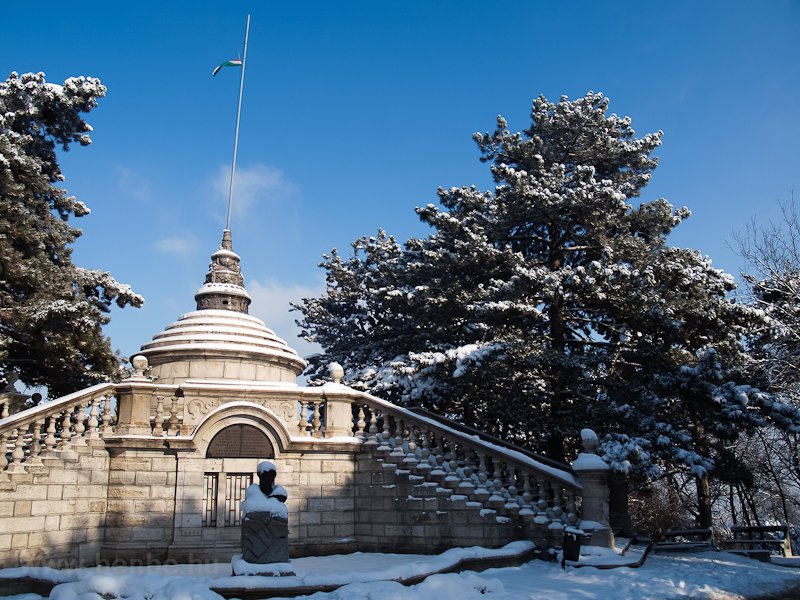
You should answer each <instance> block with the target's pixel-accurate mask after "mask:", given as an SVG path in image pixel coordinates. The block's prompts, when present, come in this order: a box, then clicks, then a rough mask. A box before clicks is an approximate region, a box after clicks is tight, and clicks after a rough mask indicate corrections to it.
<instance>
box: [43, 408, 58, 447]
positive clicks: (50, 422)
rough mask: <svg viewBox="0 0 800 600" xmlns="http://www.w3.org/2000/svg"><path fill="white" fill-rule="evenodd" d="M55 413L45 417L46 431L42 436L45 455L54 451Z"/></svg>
mask: <svg viewBox="0 0 800 600" xmlns="http://www.w3.org/2000/svg"><path fill="white" fill-rule="evenodd" d="M57 419H58V417H57V416H56V415H50V416H49V417H47V431H46V434H47V435H45V436H44V454H45V456H52V455H54V454H55V451H56V441H57V440H56V420H57Z"/></svg>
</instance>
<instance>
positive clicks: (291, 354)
mask: <svg viewBox="0 0 800 600" xmlns="http://www.w3.org/2000/svg"><path fill="white" fill-rule="evenodd" d="M139 354H143V355H144V356H145V357H147V360H148V362H149V363H150V364H154V363H157V362H161V361H160V360H159V357H160V355H163V354H169V355H170V356H172V357H177V356H178V355H180V356H181V357H187V356H192V355H205V356H216V357H219V358H232V357H243V356H247V357H248V358H251V359H253V358H260V359H261V360H263V361H265V362H273V361H274V362H278V363H280V364H282V365H284V366H287V367H290V368H292V367H294V368H292V370H294V371H296V373H297V374H298V375H299V374H300V373H302V371H303V369H305V367H306V361H304V360H303V359H302V358H300V355H298V354H297V352H296V351H295V350H294V349H292V348H291V347H289V345H288V344H287V343H286V342H285V341H284V340H283V339H281V338H279V337H278V336H277V335H275V332H274V331H272V330H271V329H269V328H268V327H267V326H266V325H265V324H264V321H262V320H261V319H258V318H256V317H253V316H251V315H246V314H243V313H240V312H237V311H232V310H214V309H205V310H196V311H193V312H190V313H186V314H184V315H182V316H181V317H180V318H179V319H178V320H177V321H175V322H174V323H171V324H170V325H168V326H167V327H166V329H164V331H162V332H161V333H157V334H156V335H154V336H153V340H152V341H151V342H148V343H146V344H144V345H143V346H142V350H141V352H139Z"/></svg>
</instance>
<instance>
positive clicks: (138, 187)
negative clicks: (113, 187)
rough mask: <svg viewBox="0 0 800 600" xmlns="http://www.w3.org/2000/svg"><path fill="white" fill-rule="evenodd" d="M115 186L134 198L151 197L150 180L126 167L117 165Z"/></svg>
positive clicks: (145, 198) (143, 198)
mask: <svg viewBox="0 0 800 600" xmlns="http://www.w3.org/2000/svg"><path fill="white" fill-rule="evenodd" d="M116 171H117V187H118V188H119V189H120V190H122V191H123V192H124V193H125V194H127V195H128V196H130V197H131V198H135V199H136V200H148V199H149V198H150V197H151V193H150V182H149V181H148V180H147V179H146V178H145V177H144V176H143V175H142V174H141V173H139V172H138V171H136V170H134V169H130V168H128V167H117V168H116Z"/></svg>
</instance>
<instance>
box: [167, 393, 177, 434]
mask: <svg viewBox="0 0 800 600" xmlns="http://www.w3.org/2000/svg"><path fill="white" fill-rule="evenodd" d="M179 433H180V424H179V421H178V397H177V396H173V397H172V398H170V405H169V430H168V431H167V435H178V434H179Z"/></svg>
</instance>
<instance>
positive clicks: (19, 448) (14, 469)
mask: <svg viewBox="0 0 800 600" xmlns="http://www.w3.org/2000/svg"><path fill="white" fill-rule="evenodd" d="M14 434H16V436H17V437H16V439H15V440H14V450H13V451H12V452H11V464H10V465H8V469H6V473H24V472H25V467H23V466H22V459H24V458H25V448H24V446H25V431H24V430H22V429H20V428H17V429H15V430H14Z"/></svg>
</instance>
